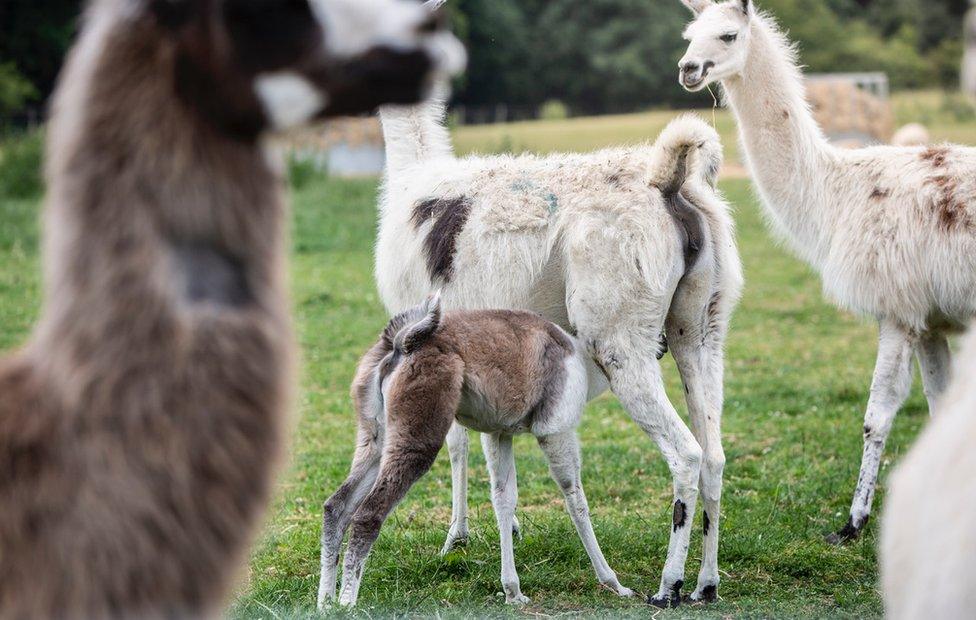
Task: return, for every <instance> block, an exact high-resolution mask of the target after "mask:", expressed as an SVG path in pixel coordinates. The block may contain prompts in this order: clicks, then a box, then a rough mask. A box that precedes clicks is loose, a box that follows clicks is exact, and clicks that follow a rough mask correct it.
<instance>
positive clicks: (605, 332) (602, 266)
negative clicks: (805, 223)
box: [376, 104, 742, 605]
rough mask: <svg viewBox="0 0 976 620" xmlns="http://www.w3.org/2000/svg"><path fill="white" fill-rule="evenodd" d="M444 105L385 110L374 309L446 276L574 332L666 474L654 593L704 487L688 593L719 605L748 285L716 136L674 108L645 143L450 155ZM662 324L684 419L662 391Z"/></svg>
mask: <svg viewBox="0 0 976 620" xmlns="http://www.w3.org/2000/svg"><path fill="white" fill-rule="evenodd" d="M443 114H444V109H443V105H442V104H428V105H423V106H419V107H415V108H387V109H383V110H382V111H381V115H382V119H383V127H384V132H385V137H386V142H387V154H388V171H387V177H386V182H385V188H384V194H383V198H382V204H381V223H380V231H379V241H378V246H377V267H376V276H377V280H378V284H379V290H380V293H381V296H382V299H383V301H384V303H385V305H386V306H387V308H388V310H389V311H390V312H391V313H396V312H400V311H402V310H405V309H407V308H409V307H411V306H414V305H416V304H417V303H418V302H419V301H420V300H422V299H423V298H424V296H425V295H426V294H427V292H428V291H429V290H431V289H432V288H438V287H440V288H442V290H443V296H444V297H443V299H444V303H445V306H446V307H448V308H463V309H483V308H502V309H528V310H534V311H536V312H539V313H540V314H542V315H543V316H545V317H546V318H547V319H549V320H551V321H553V322H555V323H556V324H558V325H560V326H561V327H563V328H565V329H567V330H568V331H570V332H571V333H573V334H574V335H577V336H578V337H579V339H580V340H581V341H583V342H585V343H586V345H587V347H588V355H589V357H591V358H592V359H593V363H590V364H589V365H588V369H587V370H588V383H589V390H588V391H589V394H590V396H591V397H592V396H596V395H597V394H600V393H601V392H603V391H604V390H606V388H607V387H608V386H609V387H610V388H612V390H613V391H614V393H615V394H616V395H617V396H618V397H619V398H620V400H621V402H622V403H623V404H624V406H625V407H626V409H627V411H628V412H629V413H630V415H631V417H632V418H633V419H634V421H635V422H637V424H638V425H639V426H640V427H641V429H643V430H644V431H645V432H646V433H647V434H648V435H649V436H650V437H651V438H652V439H653V440H654V441H655V442H656V443H657V445H658V447H659V448H660V449H661V451H662V453H663V454H664V457H665V459H666V460H667V463H668V465H669V468H670V470H671V473H672V475H673V478H674V498H675V499H674V511H673V523H672V524H671V526H670V527H671V530H672V532H671V541H670V544H669V547H668V557H667V562H666V564H665V567H664V574H663V577H662V579H661V585H660V589H659V590H658V591H657V592H656V593H655V594H653V595H652V596H651V597H649V598H650V600H651V602H652V603H654V604H657V605H677V604H678V603H679V600H680V589H681V587H682V585H683V579H684V565H685V560H686V557H687V553H688V543H689V536H690V527H691V523H692V517H693V514H694V509H695V503H696V497H697V495H698V493H699V487H700V491H701V495H702V500H703V504H704V531H705V539H704V556H703V561H702V569H701V573H700V575H699V580H698V587H697V589H696V590H695V592H694V593H693V594H692V598H693V599H694V600H711V599H714V597H715V596H716V591H717V586H718V582H719V574H718V521H719V500H720V495H721V485H722V472H723V468H724V465H725V455H724V453H723V451H722V444H721V437H720V422H721V414H722V399H723V395H722V376H723V366H724V359H723V357H724V353H723V345H724V340H725V335H726V331H727V327H728V321H729V316H730V314H731V312H732V309H733V308H734V306H735V304H736V302H737V300H738V298H739V294H740V289H741V279H742V275H741V267H740V263H739V257H738V253H737V251H736V247H735V242H734V233H733V224H732V221H731V218H730V216H729V207H728V205H727V204H726V203H725V202H724V201H723V200H722V199H721V197H720V196H719V195H718V194H717V192H716V191H715V188H714V181H715V177H716V175H717V172H718V168H719V165H720V163H721V145H720V143H719V140H718V136H717V134H716V133H715V131H714V130H713V129H712V128H711V127H709V126H708V125H706V124H704V123H703V122H701V121H700V120H698V119H692V118H682V119H680V120H677V121H675V122H674V123H672V124H671V125H670V126H669V127H668V128H667V129H666V130H665V131H664V133H662V135H661V137H660V138H659V139H658V141H657V143H656V144H655V145H654V147H647V146H642V147H635V148H630V149H616V150H606V151H601V152H597V153H592V154H588V155H557V156H551V157H534V156H523V157H507V156H502V157H471V158H466V159H457V158H455V157H454V156H453V154H452V151H451V144H450V140H449V137H448V134H447V131H446V129H445V128H444V126H443V125H442V120H443ZM665 332H667V342H668V343H669V344H670V347H671V351H672V352H673V355H674V357H675V359H676V360H677V363H678V367H679V370H680V372H681V376H682V379H683V381H684V384H685V388H686V392H687V396H686V398H687V401H688V407H689V411H690V414H691V420H692V431H689V429H688V427H687V426H686V425H685V423H684V422H683V421H682V420H681V418H680V416H679V415H678V414H677V412H676V411H675V409H674V407H673V406H672V405H671V402H670V401H669V400H668V398H667V395H666V393H665V390H664V383H663V380H662V377H661V370H660V366H659V364H658V356H659V354H662V353H663V345H664V339H663V335H664V333H665ZM466 442H467V439H466V435H465V432H464V430H463V429H459V428H457V427H455V429H453V430H452V432H451V434H450V435H449V448H450V451H451V457H452V458H451V461H452V469H453V476H452V478H453V482H454V489H455V494H454V500H455V501H454V508H455V510H454V521H453V523H452V527H451V533H450V534H449V538H448V541H447V544H446V545H445V547H446V548H449V547H450V546H451V545H452V544H453V543H454V542H455V541H456V540H457V539H459V538H462V537H463V536H465V535H466V533H467V522H466V512H465V493H464V489H465V485H466V478H465V476H466V466H467V465H466V453H467V443H466ZM486 452H487V455H488V458H489V459H493V458H495V454H494V452H493V451H491V450H487V451H486ZM699 483H700V485H699Z"/></svg>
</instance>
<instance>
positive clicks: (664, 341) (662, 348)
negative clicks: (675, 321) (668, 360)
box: [657, 333, 668, 360]
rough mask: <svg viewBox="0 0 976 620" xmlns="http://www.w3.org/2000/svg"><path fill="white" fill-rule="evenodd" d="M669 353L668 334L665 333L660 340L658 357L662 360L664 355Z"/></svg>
mask: <svg viewBox="0 0 976 620" xmlns="http://www.w3.org/2000/svg"><path fill="white" fill-rule="evenodd" d="M667 353H668V335H667V334H665V333H662V334H661V338H660V340H659V341H658V350H657V359H658V360H662V359H664V356H665V355H667Z"/></svg>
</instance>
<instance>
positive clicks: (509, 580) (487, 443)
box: [482, 434, 529, 605]
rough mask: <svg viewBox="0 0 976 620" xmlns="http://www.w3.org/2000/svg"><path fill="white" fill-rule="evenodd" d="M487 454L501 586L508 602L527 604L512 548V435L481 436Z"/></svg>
mask: <svg viewBox="0 0 976 620" xmlns="http://www.w3.org/2000/svg"><path fill="white" fill-rule="evenodd" d="M482 445H483V446H484V447H485V454H486V455H487V454H491V455H492V456H491V457H490V458H489V459H488V467H489V469H490V471H491V472H492V473H491V503H492V506H493V507H494V508H495V519H496V520H497V521H498V538H499V541H500V544H501V554H502V588H503V589H504V590H505V602H506V603H509V604H514V605H524V604H526V603H528V602H529V599H528V598H526V597H525V596H523V594H522V588H521V585H520V584H519V577H518V573H517V572H516V570H515V551H514V549H513V548H512V518H513V517H514V515H515V501H516V491H515V454H514V453H513V452H512V436H511V435H499V434H495V435H489V434H485V435H482Z"/></svg>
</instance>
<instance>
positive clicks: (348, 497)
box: [318, 429, 383, 611]
mask: <svg viewBox="0 0 976 620" xmlns="http://www.w3.org/2000/svg"><path fill="white" fill-rule="evenodd" d="M356 445H357V446H358V447H357V448H356V455H355V456H354V457H353V461H352V468H351V470H350V472H349V477H348V478H346V481H345V482H343V483H342V486H340V487H339V490H338V491H336V492H335V494H333V495H332V497H330V498H329V499H328V500H327V501H326V502H325V506H324V508H323V510H322V555H321V560H320V561H321V576H320V578H319V595H318V609H319V611H321V610H323V609H325V607H326V605H328V603H329V602H330V601H332V599H334V598H335V588H336V573H337V571H338V568H339V551H340V549H341V548H342V539H343V537H344V536H345V534H346V529H347V528H348V527H349V523H350V522H351V521H352V517H353V515H354V514H355V513H356V511H357V510H358V509H359V507H360V506H361V505H362V503H363V501H364V500H365V499H366V494H367V493H368V492H369V490H370V489H371V488H373V483H375V482H376V475H377V474H378V473H379V469H380V456H381V455H382V449H383V440H382V435H377V436H373V433H372V432H370V431H369V429H361V430H360V432H359V437H358V439H357V442H356Z"/></svg>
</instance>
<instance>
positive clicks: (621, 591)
mask: <svg viewBox="0 0 976 620" xmlns="http://www.w3.org/2000/svg"><path fill="white" fill-rule="evenodd" d="M609 587H610V589H611V590H613V591H614V592H616V593H617V596H620V597H623V598H631V597H634V596H637V593H636V592H634V591H633V590H631V589H630V588H625V587H624V586H622V585H620V584H619V583H618V584H617V585H616V586H609Z"/></svg>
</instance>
